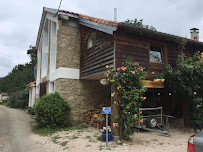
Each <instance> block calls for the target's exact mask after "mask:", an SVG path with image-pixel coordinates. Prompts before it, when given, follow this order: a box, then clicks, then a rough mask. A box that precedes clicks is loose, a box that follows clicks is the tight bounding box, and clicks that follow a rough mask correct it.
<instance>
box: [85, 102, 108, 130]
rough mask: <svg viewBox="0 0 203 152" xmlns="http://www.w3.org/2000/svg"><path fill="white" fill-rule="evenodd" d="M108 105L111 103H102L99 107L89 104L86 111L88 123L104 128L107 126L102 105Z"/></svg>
mask: <svg viewBox="0 0 203 152" xmlns="http://www.w3.org/2000/svg"><path fill="white" fill-rule="evenodd" d="M107 106H109V104H100V105H98V106H97V108H93V107H92V106H87V107H86V113H85V118H86V123H87V124H89V125H90V126H92V127H94V128H98V129H102V128H103V126H105V115H103V114H102V107H107ZM109 121H110V120H109Z"/></svg>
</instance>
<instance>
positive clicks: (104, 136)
mask: <svg viewBox="0 0 203 152" xmlns="http://www.w3.org/2000/svg"><path fill="white" fill-rule="evenodd" d="M102 139H103V140H104V141H106V132H102ZM111 140H112V133H108V141H111Z"/></svg>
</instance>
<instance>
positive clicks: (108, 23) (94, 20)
mask: <svg viewBox="0 0 203 152" xmlns="http://www.w3.org/2000/svg"><path fill="white" fill-rule="evenodd" d="M59 12H64V13H68V14H73V15H77V16H78V17H79V18H82V19H84V20H88V21H92V22H96V23H100V24H105V25H108V26H113V27H117V26H118V24H119V23H121V22H117V21H111V20H105V19H101V18H95V17H91V16H87V15H83V14H78V13H74V12H70V11H65V10H59Z"/></svg>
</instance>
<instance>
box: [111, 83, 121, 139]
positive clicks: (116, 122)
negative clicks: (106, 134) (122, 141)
mask: <svg viewBox="0 0 203 152" xmlns="http://www.w3.org/2000/svg"><path fill="white" fill-rule="evenodd" d="M118 100H119V97H118V94H116V88H115V85H111V130H112V134H113V140H114V141H116V140H117V139H118V138H119V133H120V131H119V130H120V117H119V111H118V106H119V105H118Z"/></svg>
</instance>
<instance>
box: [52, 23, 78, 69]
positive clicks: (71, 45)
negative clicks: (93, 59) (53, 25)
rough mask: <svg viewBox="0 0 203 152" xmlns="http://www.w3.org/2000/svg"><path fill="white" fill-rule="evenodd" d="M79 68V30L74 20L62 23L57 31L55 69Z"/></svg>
mask: <svg viewBox="0 0 203 152" xmlns="http://www.w3.org/2000/svg"><path fill="white" fill-rule="evenodd" d="M59 67H67V68H76V69H79V68H80V30H79V25H78V24H77V22H76V21H74V20H68V21H63V22H62V25H61V26H60V27H59V29H58V31H57V55H56V69H57V68H59Z"/></svg>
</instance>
